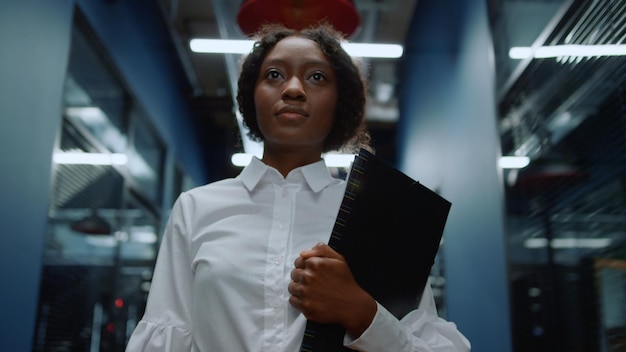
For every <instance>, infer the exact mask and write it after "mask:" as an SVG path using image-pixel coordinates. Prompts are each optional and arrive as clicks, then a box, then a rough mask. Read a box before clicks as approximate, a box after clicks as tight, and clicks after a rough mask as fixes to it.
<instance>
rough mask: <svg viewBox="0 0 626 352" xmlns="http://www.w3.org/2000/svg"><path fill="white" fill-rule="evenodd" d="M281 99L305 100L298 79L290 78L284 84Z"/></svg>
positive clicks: (302, 88)
mask: <svg viewBox="0 0 626 352" xmlns="http://www.w3.org/2000/svg"><path fill="white" fill-rule="evenodd" d="M282 97H283V99H291V100H302V101H304V100H306V93H305V92H304V86H303V84H302V81H300V79H299V78H298V77H291V78H290V79H288V80H287V81H286V82H285V86H284V89H283V92H282Z"/></svg>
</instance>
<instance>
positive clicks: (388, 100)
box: [160, 0, 417, 172]
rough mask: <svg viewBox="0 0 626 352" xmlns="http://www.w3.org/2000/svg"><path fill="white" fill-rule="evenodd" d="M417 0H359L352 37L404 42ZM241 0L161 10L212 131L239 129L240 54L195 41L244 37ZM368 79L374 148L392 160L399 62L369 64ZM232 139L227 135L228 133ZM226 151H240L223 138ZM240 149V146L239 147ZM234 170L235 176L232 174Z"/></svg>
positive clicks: (197, 0) (167, 3)
mask: <svg viewBox="0 0 626 352" xmlns="http://www.w3.org/2000/svg"><path fill="white" fill-rule="evenodd" d="M416 2H417V1H416V0H387V1H379V0H355V1H354V5H355V7H356V9H357V10H358V12H359V15H360V18H361V25H360V27H359V28H358V29H357V31H356V32H355V33H354V34H353V35H352V36H351V37H350V38H348V39H349V40H350V41H352V42H359V43H361V42H370V43H390V44H391V43H393V44H402V43H403V42H404V39H405V36H406V32H407V28H408V26H409V23H410V21H411V17H412V14H413V9H414V7H415V4H416ZM240 4H241V1H232V0H161V1H160V5H161V10H162V13H163V16H164V18H165V19H166V22H167V23H168V26H169V29H170V33H171V35H172V38H173V40H174V43H175V45H176V47H177V49H178V54H179V57H180V59H181V61H182V63H183V66H184V68H185V72H186V74H187V78H188V80H189V82H190V84H191V85H192V88H193V92H194V99H193V104H194V107H195V109H196V115H197V116H198V119H200V120H201V122H203V123H204V125H205V126H207V127H208V128H210V129H218V130H223V129H227V130H229V131H232V130H233V129H236V126H233V124H234V123H235V121H236V120H235V118H234V111H235V104H234V101H233V96H234V95H235V94H234V91H233V87H235V88H236V79H237V76H238V73H239V72H238V63H239V60H240V59H241V56H239V55H222V54H198V53H193V52H191V51H190V49H189V46H188V43H189V40H190V39H191V38H213V39H216V38H222V39H245V35H244V34H243V33H242V31H241V30H240V28H239V26H238V25H237V22H236V17H237V13H238V11H239V7H240ZM365 64H366V67H367V69H368V72H367V73H368V78H369V82H368V83H369V98H368V106H367V108H366V117H367V119H368V121H369V122H368V123H369V128H370V132H371V134H372V139H373V144H374V147H375V148H376V149H377V152H378V154H379V155H381V156H383V157H385V158H386V159H387V160H390V161H393V160H394V157H395V152H394V151H395V145H394V142H393V140H394V127H395V122H396V120H397V117H398V109H397V99H396V97H395V93H394V91H393V89H394V88H395V85H396V83H397V78H396V65H397V64H398V60H397V59H369V60H366V61H365ZM227 135H228V134H227ZM215 145H216V146H219V147H220V148H222V149H226V152H228V153H229V152H231V149H234V151H241V150H237V149H238V148H239V147H238V146H236V145H235V146H234V147H231V145H233V143H232V140H231V141H228V140H227V141H224V140H223V139H222V140H221V141H219V142H218V143H216V144H215ZM239 149H241V148H239ZM233 172H236V171H235V170H233Z"/></svg>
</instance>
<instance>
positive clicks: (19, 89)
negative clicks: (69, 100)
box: [0, 0, 73, 351]
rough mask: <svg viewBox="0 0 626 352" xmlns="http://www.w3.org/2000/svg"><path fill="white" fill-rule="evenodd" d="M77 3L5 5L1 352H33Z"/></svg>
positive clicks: (0, 17) (34, 0) (37, 0)
mask: <svg viewBox="0 0 626 352" xmlns="http://www.w3.org/2000/svg"><path fill="white" fill-rule="evenodd" d="M72 6H73V1H71V0H54V1H49V0H20V1H2V2H0V43H2V48H0V77H2V78H1V79H0V194H1V196H0V228H1V229H2V232H1V234H0V238H1V239H2V245H0V282H1V283H2V284H0V346H1V347H0V349H2V350H3V351H30V350H31V348H32V337H33V332H34V327H35V319H36V311H37V298H38V292H39V280H40V273H41V260H42V251H43V245H44V236H45V231H46V212H47V209H48V202H49V198H50V182H51V180H50V177H51V163H52V150H53V146H54V140H55V137H56V134H57V131H58V126H59V124H60V121H61V97H62V92H63V81H64V77H65V70H66V67H67V60H68V52H69V45H70V33H71V26H72Z"/></svg>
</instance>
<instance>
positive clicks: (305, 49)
mask: <svg viewBox="0 0 626 352" xmlns="http://www.w3.org/2000/svg"><path fill="white" fill-rule="evenodd" d="M272 61H281V62H312V63H315V62H318V63H320V64H326V65H329V64H330V63H329V61H328V59H327V58H326V55H324V53H323V52H322V49H321V48H320V46H319V44H317V43H316V42H315V41H313V40H311V39H307V38H303V37H298V36H290V37H286V38H284V39H282V40H281V41H279V42H278V43H276V45H275V46H274V47H273V48H272V49H271V50H270V52H269V53H268V54H267V56H266V57H265V60H264V62H265V63H267V62H272Z"/></svg>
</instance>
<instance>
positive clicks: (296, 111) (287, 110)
mask: <svg viewBox="0 0 626 352" xmlns="http://www.w3.org/2000/svg"><path fill="white" fill-rule="evenodd" d="M276 115H283V116H293V115H301V116H304V117H308V116H309V113H308V112H306V110H304V109H302V108H299V107H297V106H293V105H287V106H284V107H282V108H280V109H279V110H278V111H277V112H276Z"/></svg>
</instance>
